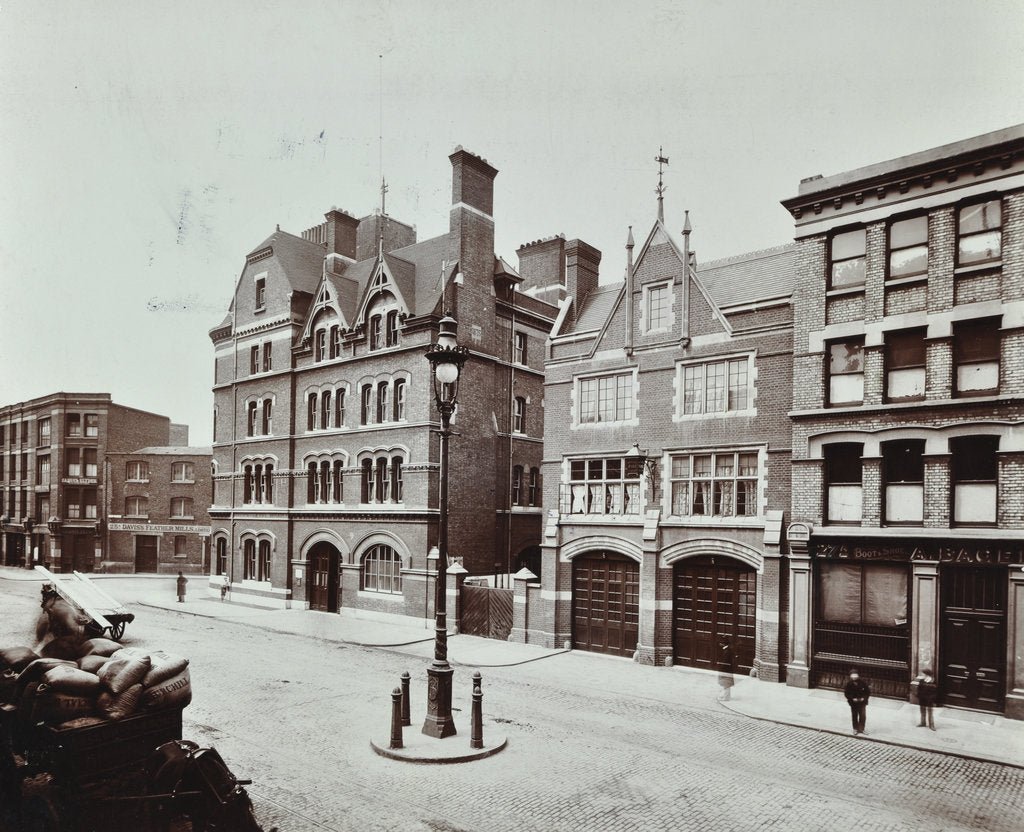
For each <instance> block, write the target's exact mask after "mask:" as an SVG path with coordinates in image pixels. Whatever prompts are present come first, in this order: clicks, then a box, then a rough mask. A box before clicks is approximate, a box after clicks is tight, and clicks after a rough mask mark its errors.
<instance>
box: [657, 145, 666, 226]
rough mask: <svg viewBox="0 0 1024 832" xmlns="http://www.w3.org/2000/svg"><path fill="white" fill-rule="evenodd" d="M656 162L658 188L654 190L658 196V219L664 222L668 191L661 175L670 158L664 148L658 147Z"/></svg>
mask: <svg viewBox="0 0 1024 832" xmlns="http://www.w3.org/2000/svg"><path fill="white" fill-rule="evenodd" d="M654 161H655V162H657V163H658V187H657V188H655V189H654V192H655V193H656V194H657V195H658V219H659V220H661V221H662V222H664V220H665V210H664V207H663V203H662V199H663V198H664V195H665V191H666V190H667V189H666V188H665V186H664V184H662V181H661V174H662V170H663V166H664V165H667V164H668V156H666V155H665V151H664V148H662V147H660V146H659V147H658V155H657V156H655V157H654Z"/></svg>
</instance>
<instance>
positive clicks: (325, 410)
mask: <svg viewBox="0 0 1024 832" xmlns="http://www.w3.org/2000/svg"><path fill="white" fill-rule="evenodd" d="M330 426H331V391H330V390H324V392H323V393H321V394H320V427H322V428H329V427H330Z"/></svg>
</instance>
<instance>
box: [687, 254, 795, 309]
mask: <svg viewBox="0 0 1024 832" xmlns="http://www.w3.org/2000/svg"><path fill="white" fill-rule="evenodd" d="M697 276H698V277H699V278H700V280H701V282H702V283H703V284H704V287H705V288H706V289H707V290H708V293H709V294H710V295H711V297H712V299H713V300H714V301H715V303H716V304H718V307H719V309H721V308H723V307H728V306H735V305H737V304H746V303H756V302H757V301H764V300H769V299H773V298H782V297H788V296H789V295H791V294H792V293H793V284H794V283H795V281H796V247H795V246H794V245H792V244H790V245H784V246H776V247H775V248H768V249H762V250H760V251H751V252H748V253H747V254H737V255H735V256H733V257H726V258H724V259H722V260H712V261H710V262H707V263H703V264H701V263H698V264H697Z"/></svg>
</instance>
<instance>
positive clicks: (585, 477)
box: [563, 457, 640, 516]
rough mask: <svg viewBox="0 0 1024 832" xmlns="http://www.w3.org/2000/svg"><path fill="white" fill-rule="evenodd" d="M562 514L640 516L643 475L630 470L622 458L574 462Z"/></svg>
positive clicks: (571, 466) (570, 470) (570, 464)
mask: <svg viewBox="0 0 1024 832" xmlns="http://www.w3.org/2000/svg"><path fill="white" fill-rule="evenodd" d="M563 513H564V514H603V515H612V516H636V515H639V514H640V472H639V471H627V470H626V461H625V460H624V459H623V458H622V457H616V458H612V459H574V460H572V461H571V462H570V463H569V483H568V488H567V490H566V491H565V493H564V495H563Z"/></svg>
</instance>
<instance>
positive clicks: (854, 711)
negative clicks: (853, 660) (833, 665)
mask: <svg viewBox="0 0 1024 832" xmlns="http://www.w3.org/2000/svg"><path fill="white" fill-rule="evenodd" d="M843 693H844V694H846V701H847V702H849V703H850V716H851V717H853V733H854V734H864V733H866V732H865V731H864V723H865V722H866V721H867V717H868V698H869V697H870V696H871V688H869V687H868V683H867V682H865V681H864V680H863V679H861V678H860V672H859V671H858V670H857V668H853V669H852V670H851V671H850V678H849V680H848V681H847V683H846V687H845V688H844V689H843Z"/></svg>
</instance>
